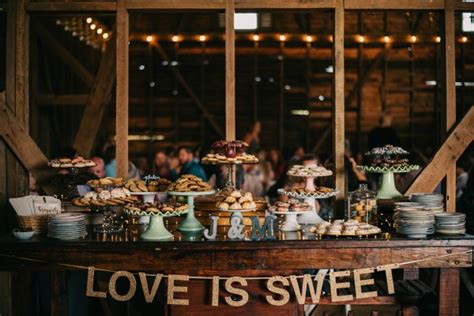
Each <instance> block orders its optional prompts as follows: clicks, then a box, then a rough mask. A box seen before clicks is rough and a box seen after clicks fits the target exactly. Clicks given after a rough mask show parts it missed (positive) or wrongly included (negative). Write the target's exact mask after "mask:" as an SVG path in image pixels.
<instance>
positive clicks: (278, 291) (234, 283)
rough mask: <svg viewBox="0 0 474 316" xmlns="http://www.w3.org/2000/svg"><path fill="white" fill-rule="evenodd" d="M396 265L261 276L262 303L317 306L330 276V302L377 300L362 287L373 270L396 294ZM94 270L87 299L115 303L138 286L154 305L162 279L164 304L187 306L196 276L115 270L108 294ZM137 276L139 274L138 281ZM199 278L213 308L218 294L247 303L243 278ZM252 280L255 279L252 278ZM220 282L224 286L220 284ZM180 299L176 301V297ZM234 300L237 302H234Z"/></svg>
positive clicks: (90, 270) (90, 271)
mask: <svg viewBox="0 0 474 316" xmlns="http://www.w3.org/2000/svg"><path fill="white" fill-rule="evenodd" d="M398 267H399V264H389V265H382V266H378V267H375V268H364V269H355V270H352V271H351V270H344V271H333V272H329V273H327V271H328V270H319V272H318V274H316V276H312V275H309V274H305V275H300V276H296V275H290V276H289V277H284V276H279V275H276V276H271V277H262V278H261V279H266V280H267V283H266V289H267V291H268V295H267V296H265V300H266V301H267V303H268V304H270V305H274V306H282V305H285V304H287V303H288V302H289V301H290V298H291V296H294V297H295V299H296V301H297V302H298V304H305V302H306V300H307V296H308V295H309V298H310V300H311V303H312V304H318V303H319V301H320V298H321V292H322V287H323V282H324V279H325V278H326V275H327V274H328V275H329V283H330V288H331V301H332V302H344V301H352V300H354V299H363V298H370V297H377V292H376V291H368V290H367V289H366V288H364V287H365V286H368V285H373V284H374V279H373V277H372V274H373V273H374V272H375V271H379V272H384V273H385V278H386V284H387V292H388V293H389V294H393V293H395V287H394V284H393V275H392V270H393V269H397V268H398ZM95 271H96V269H95V268H94V267H88V273H87V290H86V296H89V297H98V298H106V297H107V296H110V297H112V298H113V299H114V300H116V301H121V302H124V301H128V300H130V299H132V298H133V297H134V296H135V294H136V292H137V285H138V284H139V285H140V286H141V288H142V290H143V294H144V297H145V301H146V302H147V303H151V302H153V300H154V299H155V295H156V293H157V291H158V288H159V287H160V286H161V285H162V283H164V282H163V279H167V282H166V285H164V286H166V293H167V298H166V300H167V302H166V303H167V304H169V305H189V298H186V295H185V294H186V293H187V292H188V286H187V285H186V282H188V281H189V280H190V279H193V278H195V277H193V276H189V275H178V274H169V275H164V274H152V275H151V274H145V273H144V272H139V273H137V274H134V273H131V272H128V271H116V272H113V273H112V275H111V277H110V279H109V284H108V290H107V291H103V290H102V291H101V290H97V289H94V274H95ZM136 275H138V280H137V277H136ZM149 276H151V277H152V278H151V279H152V283H151V284H150V283H149V280H148V278H147V277H149ZM349 276H352V277H353V278H352V279H353V281H351V282H354V289H355V293H354V294H355V295H352V294H351V295H340V294H339V292H338V290H340V289H347V288H350V282H347V281H344V282H343V281H342V280H341V278H345V277H349ZM119 278H124V279H127V281H128V284H129V288H128V291H127V292H126V293H118V292H117V288H116V284H117V280H118V279H119ZM199 279H209V280H212V282H211V283H212V286H211V288H210V289H209V291H210V298H211V301H210V304H211V305H212V306H219V303H220V301H219V295H220V294H224V301H225V303H226V304H228V305H230V306H235V307H240V306H244V305H245V304H247V303H248V300H249V293H248V292H247V291H246V287H247V286H248V282H247V279H246V278H245V277H239V276H233V277H219V276H213V277H207V278H203V277H199ZM253 279H255V278H253ZM222 282H223V283H222ZM221 284H224V289H225V292H226V293H221V291H220V285H221ZM178 296H179V298H178ZM236 297H239V299H237V300H236Z"/></svg>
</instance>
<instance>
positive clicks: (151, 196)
mask: <svg viewBox="0 0 474 316" xmlns="http://www.w3.org/2000/svg"><path fill="white" fill-rule="evenodd" d="M130 194H131V195H136V196H141V197H143V202H145V203H154V202H155V196H156V195H157V194H158V192H130Z"/></svg>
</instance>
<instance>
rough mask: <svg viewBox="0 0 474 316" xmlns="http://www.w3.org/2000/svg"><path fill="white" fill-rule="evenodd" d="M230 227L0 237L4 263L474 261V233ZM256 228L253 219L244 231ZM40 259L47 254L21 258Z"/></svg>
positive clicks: (162, 267)
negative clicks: (241, 236) (253, 232)
mask: <svg viewBox="0 0 474 316" xmlns="http://www.w3.org/2000/svg"><path fill="white" fill-rule="evenodd" d="M226 229H228V227H219V232H218V238H217V239H216V240H214V241H209V240H204V239H203V237H202V235H201V234H197V235H196V234H194V235H183V234H181V233H179V232H177V231H176V230H175V229H170V230H171V231H172V232H173V234H174V235H175V237H174V240H172V241H153V242H150V241H144V240H141V239H140V238H139V234H138V233H132V232H130V231H128V232H126V233H120V234H115V235H112V236H110V235H109V236H107V235H104V234H98V233H94V232H92V229H91V232H90V233H89V235H88V236H87V237H86V238H85V239H81V240H73V241H63V240H54V239H48V238H46V237H40V236H34V237H33V239H31V240H28V241H18V240H16V239H15V238H14V237H12V236H4V237H1V238H0V256H3V257H0V270H9V269H18V268H21V267H30V268H40V269H41V268H54V267H56V268H59V269H60V267H58V266H57V265H55V263H58V262H60V263H66V264H76V265H83V266H89V265H93V266H96V267H101V268H105V269H113V270H118V269H124V270H142V271H169V270H172V271H176V270H178V271H179V270H194V271H196V270H203V271H211V270H220V271H222V270H234V271H235V270H247V269H251V270H262V271H263V270H285V269H312V268H335V269H353V268H361V267H371V266H374V265H382V264H390V263H398V262H405V261H411V260H417V259H421V258H427V257H431V258H436V257H440V256H443V255H446V254H450V253H461V252H464V253H463V254H460V255H456V256H453V257H449V258H442V259H437V260H430V261H423V262H419V263H414V264H411V265H408V266H405V267H406V268H409V267H418V268H431V267H440V268H441V267H456V268H457V267H471V266H472V252H471V253H465V252H466V251H469V250H472V249H473V248H474V236H472V235H465V236H452V237H445V236H443V237H441V236H432V237H430V238H427V239H408V238H404V237H402V236H390V238H389V239H387V238H382V237H380V236H378V237H377V238H375V237H362V238H346V237H341V238H329V237H328V238H322V239H319V238H318V237H317V236H316V235H314V234H312V233H306V232H305V231H306V229H304V230H303V232H296V233H290V234H288V233H283V232H280V231H278V232H276V237H277V238H276V240H260V241H252V240H250V239H249V238H248V237H246V239H245V240H238V241H236V240H228V239H227V235H226V233H225V232H226ZM249 229H250V228H249V227H247V233H246V236H249V232H248V230H249ZM19 257H22V258H28V259H34V260H40V261H41V262H36V261H31V260H23V259H20V258H19Z"/></svg>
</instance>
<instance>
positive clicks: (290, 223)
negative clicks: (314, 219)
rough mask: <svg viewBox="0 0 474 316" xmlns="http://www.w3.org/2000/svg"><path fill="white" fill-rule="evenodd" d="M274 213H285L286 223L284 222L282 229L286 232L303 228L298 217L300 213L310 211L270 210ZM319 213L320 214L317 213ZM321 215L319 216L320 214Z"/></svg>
mask: <svg viewBox="0 0 474 316" xmlns="http://www.w3.org/2000/svg"><path fill="white" fill-rule="evenodd" d="M270 212H272V213H273V214H276V215H285V223H284V224H283V226H282V228H281V229H280V230H281V231H284V232H296V231H298V230H300V229H301V226H300V224H298V221H297V218H298V215H301V214H305V213H308V212H310V211H300V212H293V211H287V212H278V211H270ZM316 215H318V214H316ZM318 217H319V216H318Z"/></svg>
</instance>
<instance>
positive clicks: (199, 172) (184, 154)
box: [178, 146, 207, 181]
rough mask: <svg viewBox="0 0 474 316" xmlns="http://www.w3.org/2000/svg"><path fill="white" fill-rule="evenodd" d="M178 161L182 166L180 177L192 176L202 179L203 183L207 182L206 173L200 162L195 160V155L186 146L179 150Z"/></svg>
mask: <svg viewBox="0 0 474 316" xmlns="http://www.w3.org/2000/svg"><path fill="white" fill-rule="evenodd" d="M178 159H179V166H180V171H179V176H182V175H184V174H192V175H194V176H196V177H199V178H201V179H202V180H203V181H207V176H206V173H205V172H204V169H203V168H202V167H201V165H200V164H199V162H196V160H194V154H193V152H192V150H191V149H189V148H188V147H185V146H183V147H180V148H179V149H178ZM179 176H178V178H179Z"/></svg>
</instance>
